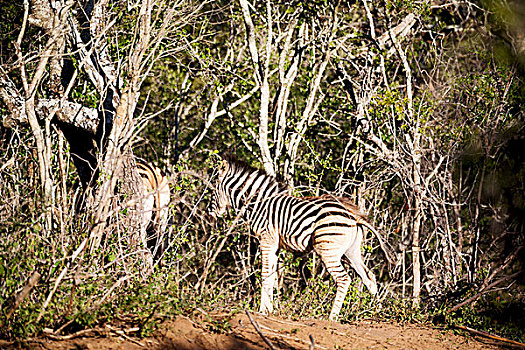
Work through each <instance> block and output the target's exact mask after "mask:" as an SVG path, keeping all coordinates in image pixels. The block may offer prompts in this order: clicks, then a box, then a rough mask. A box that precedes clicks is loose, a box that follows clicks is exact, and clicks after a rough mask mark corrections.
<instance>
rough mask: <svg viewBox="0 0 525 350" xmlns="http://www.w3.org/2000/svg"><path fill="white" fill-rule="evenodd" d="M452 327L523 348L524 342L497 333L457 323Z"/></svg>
mask: <svg viewBox="0 0 525 350" xmlns="http://www.w3.org/2000/svg"><path fill="white" fill-rule="evenodd" d="M454 327H455V328H459V329H462V330H464V331H467V332H470V333H473V334H477V335H481V336H483V337H486V338H489V339H494V340H499V341H502V342H505V343H509V344H513V345H516V346H519V347H521V348H525V344H524V343H520V342H518V341H515V340H511V339H507V338H503V337H500V336H498V335H494V334H490V333H487V332H483V331H478V330H476V329H474V328H470V327H467V326H459V325H457V326H454Z"/></svg>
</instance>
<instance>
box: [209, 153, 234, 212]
mask: <svg viewBox="0 0 525 350" xmlns="http://www.w3.org/2000/svg"><path fill="white" fill-rule="evenodd" d="M229 168H230V163H229V162H228V161H226V160H222V161H221V164H220V166H219V177H218V179H217V181H216V183H215V188H214V190H213V194H212V201H211V208H210V215H211V216H212V217H214V218H217V217H220V216H223V215H224V213H225V212H226V210H227V209H228V208H229V207H231V203H230V196H229V194H228V191H227V189H226V186H227V178H226V174H227V173H228V169H229Z"/></svg>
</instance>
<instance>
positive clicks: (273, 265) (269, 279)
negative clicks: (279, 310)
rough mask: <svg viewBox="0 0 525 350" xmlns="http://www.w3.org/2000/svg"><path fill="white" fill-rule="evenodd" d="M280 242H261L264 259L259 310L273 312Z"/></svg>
mask: <svg viewBox="0 0 525 350" xmlns="http://www.w3.org/2000/svg"><path fill="white" fill-rule="evenodd" d="M278 248H279V244H278V243H274V242H261V260H262V273H261V277H262V283H261V284H262V287H261V305H260V307H259V312H262V313H264V314H271V313H272V312H273V291H274V289H275V282H276V281H277V259H278V257H277V250H278Z"/></svg>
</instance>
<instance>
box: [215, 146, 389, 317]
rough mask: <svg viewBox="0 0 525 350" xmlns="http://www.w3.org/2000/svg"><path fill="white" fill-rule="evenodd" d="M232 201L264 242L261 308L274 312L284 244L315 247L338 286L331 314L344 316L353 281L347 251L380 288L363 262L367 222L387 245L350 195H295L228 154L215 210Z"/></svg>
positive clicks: (363, 276)
mask: <svg viewBox="0 0 525 350" xmlns="http://www.w3.org/2000/svg"><path fill="white" fill-rule="evenodd" d="M229 207H232V208H233V209H234V210H236V211H237V212H239V213H240V214H242V215H243V217H244V219H245V220H246V221H247V222H248V224H249V225H250V229H251V230H252V231H253V232H254V234H255V235H256V237H257V239H258V240H259V243H260V249H261V259H262V288H261V300H260V311H261V312H263V313H271V312H273V291H274V288H275V285H276V277H277V260H278V257H277V254H278V250H279V248H284V249H287V250H291V251H298V252H304V251H309V250H311V249H313V250H314V251H315V252H316V253H317V254H318V255H319V257H320V258H321V260H322V262H323V263H324V265H325V267H326V269H327V271H328V272H329V273H330V275H331V276H332V277H333V279H334V280H335V282H336V286H337V293H336V296H335V300H334V303H333V305H332V310H331V312H330V319H331V320H336V319H337V317H338V316H339V312H340V310H341V307H342V305H343V301H344V299H345V297H346V293H347V291H348V288H349V286H350V277H349V275H348V274H347V272H346V270H345V269H344V268H343V265H342V264H341V258H342V256H343V255H345V256H346V257H347V258H348V260H349V262H350V265H351V266H352V267H353V268H354V270H355V271H356V272H357V274H358V275H359V276H360V277H361V279H362V281H363V283H364V284H365V285H366V287H367V288H368V290H369V291H370V293H371V294H374V295H375V294H376V293H377V283H376V279H375V276H374V274H373V273H372V272H371V271H370V270H369V269H368V268H367V267H366V265H365V264H364V262H363V257H362V253H361V243H362V241H363V229H362V226H366V227H368V228H370V229H371V230H372V231H373V232H374V233H375V234H376V235H377V236H378V238H379V239H380V243H381V246H382V247H383V242H382V240H381V238H380V235H379V233H378V232H377V231H376V230H374V229H373V227H372V226H371V225H370V224H369V223H368V222H367V221H366V220H365V219H364V215H363V214H362V213H361V212H360V211H359V210H358V208H357V207H356V206H355V205H353V204H352V203H351V202H350V201H349V200H348V199H346V198H344V197H337V196H332V195H323V196H318V197H305V198H298V197H293V196H291V195H288V194H287V191H286V189H285V188H284V187H283V186H282V185H281V184H280V183H279V182H278V181H277V180H276V179H275V178H274V177H272V176H269V175H267V174H266V173H265V172H263V171H262V170H258V169H254V168H252V167H250V166H248V165H246V164H244V163H242V162H239V161H237V160H235V159H234V158H233V157H230V156H227V157H225V159H224V160H223V161H222V166H221V169H220V171H219V176H218V179H217V183H216V185H215V190H214V193H213V200H212V204H211V214H212V215H213V216H215V217H217V216H221V215H223V214H224V213H225V211H226V209H227V208H229ZM384 249H386V248H384ZM387 251H388V250H385V253H387ZM386 255H387V258H388V259H389V260H390V256H389V255H388V254H386Z"/></svg>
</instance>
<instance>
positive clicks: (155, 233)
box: [137, 159, 170, 258]
mask: <svg viewBox="0 0 525 350" xmlns="http://www.w3.org/2000/svg"><path fill="white" fill-rule="evenodd" d="M137 171H138V173H139V175H140V177H141V179H142V190H143V194H142V196H143V197H142V198H143V208H142V209H143V216H142V224H143V229H144V231H145V233H146V235H147V238H146V239H145V241H146V244H147V246H148V247H149V248H150V249H151V250H152V253H153V255H154V256H155V257H157V258H159V257H160V256H162V254H163V253H164V250H165V248H166V239H165V238H164V235H165V232H166V229H167V226H168V219H169V203H170V187H169V181H168V178H167V177H166V176H165V175H163V174H162V172H161V171H160V169H159V168H158V167H156V166H154V165H152V164H150V163H147V162H145V161H143V160H141V159H137Z"/></svg>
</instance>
